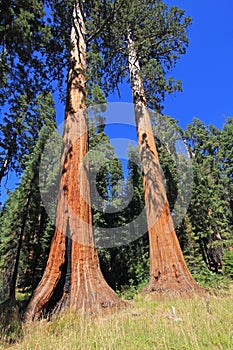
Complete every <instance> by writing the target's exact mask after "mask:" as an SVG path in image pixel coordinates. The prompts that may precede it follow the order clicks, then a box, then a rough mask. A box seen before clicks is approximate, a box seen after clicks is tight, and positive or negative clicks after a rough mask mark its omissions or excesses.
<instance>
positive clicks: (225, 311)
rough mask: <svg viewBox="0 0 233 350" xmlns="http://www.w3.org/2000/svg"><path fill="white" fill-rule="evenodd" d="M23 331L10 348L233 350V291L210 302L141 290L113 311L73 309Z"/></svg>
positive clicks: (212, 297) (202, 299)
mask: <svg viewBox="0 0 233 350" xmlns="http://www.w3.org/2000/svg"><path fill="white" fill-rule="evenodd" d="M174 312H175V314H174ZM23 332H24V338H23V340H22V341H21V342H19V343H18V344H14V345H11V346H10V347H9V349H15V350H16V349H22V350H24V349H25V350H26V349H27V350H29V349H37V350H45V349H46V350H47V349H48V350H50V349H51V350H54V349H57V350H68V349H70V350H71V349H81V350H91V349H100V350H107V349H109V350H110V349H111V350H114V349H122V350H125V349H126V350H127V349H130V350H136V349H139V350H146V349H150V350H151V349H162V350H166V349H167V350H184V349H187V350H189V349H193V350H198V349H201V350H202V349H203V350H204V349H206V350H214V349H222V350H228V349H229V350H232V349H233V298H232V293H231V295H224V296H210V297H209V304H207V302H206V297H198V296H195V297H193V298H181V297H176V298H174V299H172V300H171V299H168V298H164V299H162V300H156V299H153V298H152V297H151V296H141V295H138V296H136V297H135V299H134V301H133V302H132V303H130V305H129V306H128V307H127V308H125V309H121V310H118V311H115V312H114V313H112V314H110V313H108V314H104V315H99V316H88V317H85V318H84V317H81V316H79V315H77V314H75V313H71V312H70V313H66V314H65V315H62V316H61V317H59V318H58V319H56V320H54V321H52V322H46V321H45V320H43V321H40V322H35V323H32V324H30V325H27V326H26V327H25V328H24V331H23ZM0 349H7V347H6V345H5V346H4V347H0Z"/></svg>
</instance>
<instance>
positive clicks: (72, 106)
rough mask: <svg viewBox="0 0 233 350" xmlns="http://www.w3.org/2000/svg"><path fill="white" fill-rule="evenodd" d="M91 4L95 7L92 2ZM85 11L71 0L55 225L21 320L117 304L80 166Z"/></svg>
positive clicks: (84, 133) (84, 146)
mask: <svg viewBox="0 0 233 350" xmlns="http://www.w3.org/2000/svg"><path fill="white" fill-rule="evenodd" d="M95 5H96V9H95V10H96V11H97V9H98V5H99V4H98V2H96V4H95ZM91 10H92V9H91V4H89V3H88V2H85V1H75V2H73V12H72V16H71V21H72V25H71V49H70V63H69V72H68V83H67V102H66V114H65V125H64V131H63V151H62V158H61V178H60V187H59V194H58V204H57V211H56V222H55V226H56V228H55V232H54V237H53V240H52V244H51V250H50V254H49V258H48V263H47V267H46V269H45V272H44V275H43V278H42V280H41V282H40V283H39V285H38V287H37V289H36V290H35V292H34V294H33V296H32V298H31V300H30V303H29V305H28V307H27V310H26V317H27V319H33V318H34V317H35V316H38V315H40V314H41V312H42V311H45V310H51V309H53V308H54V307H56V310H57V311H58V310H62V309H63V308H65V307H68V306H69V307H71V308H72V309H74V310H76V309H80V310H82V311H87V310H89V311H93V310H98V309H100V308H105V307H108V306H115V305H118V304H120V301H119V299H118V297H117V295H116V294H115V292H114V291H113V290H112V289H111V288H110V287H109V286H108V285H107V283H106V281H105V280H104V278H103V276H102V273H101V271H100V267H99V261H98V256H97V251H96V248H95V246H94V239H93V232H92V214H91V206H90V188H89V179H88V173H89V170H88V163H83V168H82V169H81V165H82V160H83V158H84V156H85V155H86V154H87V152H88V130H87V115H86V103H85V101H86V98H87V92H86V91H87V90H86V76H85V74H86V70H87V46H86V43H87V41H86V29H85V17H84V16H85V13H87V12H88V13H89V14H90V12H91ZM103 23H104V22H103ZM103 23H102V25H103ZM98 30H101V26H100V27H99V29H98ZM98 30H97V32H98ZM84 194H85V198H83V196H84Z"/></svg>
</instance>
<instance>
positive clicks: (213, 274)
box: [0, 0, 233, 301]
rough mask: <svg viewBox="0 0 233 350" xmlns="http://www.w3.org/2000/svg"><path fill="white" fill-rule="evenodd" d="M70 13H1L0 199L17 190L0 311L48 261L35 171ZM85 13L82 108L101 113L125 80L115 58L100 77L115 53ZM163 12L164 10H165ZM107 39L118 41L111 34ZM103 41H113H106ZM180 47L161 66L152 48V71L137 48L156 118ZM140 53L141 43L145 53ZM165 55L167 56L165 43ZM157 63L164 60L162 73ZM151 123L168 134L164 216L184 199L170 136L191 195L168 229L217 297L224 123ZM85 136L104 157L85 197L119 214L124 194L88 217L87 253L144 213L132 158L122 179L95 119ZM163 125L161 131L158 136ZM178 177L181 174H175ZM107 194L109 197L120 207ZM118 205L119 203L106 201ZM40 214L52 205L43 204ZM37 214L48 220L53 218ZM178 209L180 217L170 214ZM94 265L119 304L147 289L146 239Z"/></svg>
mask: <svg viewBox="0 0 233 350" xmlns="http://www.w3.org/2000/svg"><path fill="white" fill-rule="evenodd" d="M159 3H160V2H159ZM120 5H121V4H120V2H119V8H118V7H117V6H118V4H117V2H116V9H115V10H116V11H119V9H120ZM137 5H138V4H136V2H135V8H134V13H133V15H132V17H133V16H135V13H136V10H137ZM72 6H73V2H72V1H65V2H64V4H59V2H56V1H48V2H46V4H44V2H43V1H37V2H35V1H33V0H30V1H27V2H21V1H11V2H6V1H3V2H2V3H1V7H2V8H1V15H0V16H1V17H0V25H1V27H0V28H1V34H0V35H1V38H0V39H1V58H0V72H1V77H2V79H1V86H0V88H1V91H0V106H1V125H0V133H1V143H0V151H1V153H0V181H1V186H2V188H3V190H4V187H7V181H8V176H9V174H14V175H15V176H16V178H17V179H18V180H17V182H18V184H17V186H16V187H15V189H14V190H13V191H8V193H7V194H8V197H7V199H6V201H4V203H2V205H1V212H0V227H1V236H0V300H1V301H4V300H5V298H7V297H8V296H9V295H15V293H16V296H17V293H20V292H22V293H26V294H27V295H28V296H30V295H31V293H32V292H33V290H34V289H35V288H36V286H37V285H38V283H39V281H40V280H41V277H42V275H43V271H44V269H45V266H46V262H47V258H48V254H49V249H50V243H51V239H52V236H53V232H54V223H53V221H52V220H51V218H50V217H49V216H48V214H47V212H48V208H47V207H46V208H45V206H44V203H43V201H42V198H41V179H39V174H40V163H41V157H42V154H43V152H44V148H45V145H46V142H47V140H48V139H49V137H50V135H51V134H52V133H53V132H54V130H55V128H56V110H55V102H54V96H56V98H57V95H58V92H59V94H60V100H61V101H63V102H64V101H65V93H64V90H65V87H64V85H65V84H64V80H65V79H66V75H67V67H68V63H67V62H68V59H69V55H68V52H69V49H70V43H69V35H68V33H69V22H70V13H71V11H70V8H72ZM95 6H96V7H94V9H92V11H93V12H92V11H89V12H88V11H87V21H86V27H87V32H88V33H89V36H88V43H89V44H90V45H89V51H88V71H87V81H88V86H87V89H88V96H87V104H89V105H96V104H97V103H99V104H101V103H105V102H106V100H107V94H108V93H109V92H110V91H112V90H113V89H116V86H117V84H118V83H119V82H121V81H125V82H126V80H127V78H126V74H125V71H126V68H125V66H124V65H125V63H124V61H123V59H122V57H123V56H122V57H120V56H116V58H115V60H116V62H115V67H117V69H118V70H116V72H117V73H116V76H114V74H113V73H112V72H113V71H112V69H113V68H112V67H111V64H112V63H111V64H110V62H112V58H113V52H114V53H115V51H117V46H115V47H107V48H106V46H105V51H102V52H101V54H100V51H101V45H102V43H103V42H104V40H106V41H107V39H106V38H105V37H104V36H103V37H102V38H101V45H100V43H99V42H98V40H96V36H97V34H98V30H99V31H100V29H101V28H102V26H103V24H105V23H106V22H107V21H106V18H107V19H109V20H110V17H109V18H108V16H107V13H105V12H104V11H106V10H104V8H103V9H101V8H100V4H99V2H98V1H97V2H96V5H95ZM97 8H98V10H97ZM98 11H99V12H98ZM101 11H102V12H101ZM164 11H165V12H166V11H167V10H166V7H165V10H164ZM100 13H101V15H100ZM166 14H167V12H166ZM183 14H184V13H183V12H182V11H181V10H179V9H176V10H174V11H173V13H172V16H171V14H170V13H168V14H167V19H168V20H169V15H170V21H171V23H172V26H170V27H169V28H170V30H171V31H174V33H176V30H177V28H176V25H175V24H176V23H179V21H181V18H183ZM125 16H126V15H125ZM101 21H102V22H101ZM190 22H191V21H190V19H188V17H187V18H186V19H185V20H184V22H182V26H181V27H182V28H183V31H185V30H186V27H187V26H188V25H189V24H190ZM177 25H178V24H177ZM94 26H95V27H94ZM147 26H149V23H147ZM181 27H179V30H180V28H181ZM117 30H118V31H120V29H119V28H117ZM140 30H141V29H140ZM177 32H178V30H177ZM93 33H94V34H93ZM96 33H97V34H96ZM106 33H109V35H113V33H111V31H109V32H107V31H106V32H105V34H106ZM156 33H157V36H159V35H160V36H161V33H160V32H159V30H157V32H156ZM158 33H159V34H158ZM152 34H153V33H152ZM137 35H138V42H139V43H140V44H139V45H138V47H137V49H138V50H141V49H142V42H143V41H145V40H144V37H143V32H140V31H139V32H138V33H137ZM176 35H178V34H176ZM181 37H182V39H183V44H182V45H181V46H179V47H178V48H174V52H175V53H174V52H172V56H169V55H170V52H169V51H166V50H165V49H164V46H163V50H164V51H163V57H162V60H161V62H160V61H159V60H158V61H157V64H155V61H156V59H157V58H156V59H155V56H153V55H155V54H154V52H149V51H148V50H147V47H146V45H147V43H146V42H143V45H144V46H143V48H144V52H143V53H142V57H143V59H142V66H143V67H144V71H143V74H144V75H143V78H144V81H145V86H146V93H147V97H148V103H149V105H150V107H152V108H153V109H154V110H156V111H160V112H161V110H162V105H163V101H164V98H165V95H166V93H172V92H174V91H177V90H180V89H181V82H180V81H175V80H172V79H170V78H169V79H170V80H169V79H168V80H167V81H165V80H164V76H165V75H166V74H165V72H166V69H168V70H169V69H170V68H171V67H172V65H173V64H175V62H176V60H177V59H178V58H179V55H181V54H184V53H185V49H184V46H186V45H187V38H186V37H184V33H183V32H182V35H181ZM140 40H141V41H140ZM148 40H149V39H148ZM151 40H152V38H151ZM111 44H112V45H117V44H119V42H117V43H116V42H114V40H112V41H111ZM150 44H151V42H150V40H149V42H148V47H149V46H150ZM166 44H167V45H171V43H170V42H169V41H168V42H167V43H166ZM110 46H111V45H110ZM111 50H112V51H111ZM114 50H115V51H114ZM109 52H110V54H109ZM143 55H144V56H143ZM161 55H162V52H161ZM104 57H105V61H104ZM146 57H147V59H148V61H147V60H146ZM148 57H149V58H148ZM163 60H165V61H166V63H165V65H166V69H165V68H164V66H163V63H162V62H163ZM119 62H120V63H119ZM119 64H121V68H122V73H121V75H119V74H120V73H119V72H120V68H119V67H118V65H119ZM108 70H109V71H108ZM152 71H153V72H154V73H156V80H153V79H151V72H152ZM106 72H107V73H108V72H109V74H110V76H111V78H109V77H107V76H106ZM106 82H107V84H106ZM155 83H156V84H157V86H158V87H159V89H160V91H156V94H153V93H152V87H153V86H154V85H153V84H155ZM97 114H98V113H97ZM159 118H160V125H161V123H162V124H163V125H165V129H166V132H167V133H168V134H169V132H170V134H169V144H167V143H166V142H163V139H161V138H159V137H155V139H156V144H157V149H158V153H159V158H160V163H161V166H162V169H163V173H164V176H165V180H166V190H167V196H168V199H169V204H170V210H171V212H173V209H174V206H175V203H176V199H177V196H178V194H179V193H183V192H184V188H183V186H184V183H186V184H187V183H189V179H182V178H180V175H179V174H178V172H177V162H176V159H175V155H174V153H173V152H171V149H172V148H174V147H175V141H176V135H177V134H179V135H180V137H181V138H182V140H183V142H184V144H185V146H186V151H187V154H188V160H190V161H191V164H192V176H193V177H192V186H193V188H192V196H191V200H190V204H189V207H188V210H187V212H186V213H185V215H184V216H183V218H182V221H181V222H179V224H178V226H177V227H176V232H177V235H178V238H179V242H180V244H181V248H182V251H183V254H184V256H185V259H186V262H187V264H188V267H189V269H190V271H191V273H192V274H193V276H194V277H195V279H196V280H197V281H198V282H199V283H200V284H201V285H203V286H205V287H215V288H219V287H223V286H226V285H227V283H228V282H229V281H230V280H231V279H232V278H233V238H232V229H233V145H232V140H233V119H232V118H231V117H229V118H226V121H225V124H224V125H223V127H222V129H218V128H216V127H215V126H213V125H205V124H204V122H202V121H201V120H198V119H197V118H195V119H193V122H192V123H191V124H189V125H188V126H187V128H186V129H185V130H183V129H181V128H180V127H179V125H178V121H176V120H174V119H172V118H170V117H169V116H165V115H162V114H159ZM152 123H153V128H154V131H155V135H157V134H158V133H157V132H156V128H157V124H156V119H155V120H153V118H152ZM89 125H90V127H89V149H90V150H92V149H94V150H98V149H99V150H100V151H101V152H106V150H107V153H108V162H106V163H105V164H104V165H103V166H102V167H101V168H100V169H98V172H97V176H96V177H93V179H92V177H91V176H90V181H92V180H93V181H96V183H95V186H96V187H97V190H98V193H99V195H100V196H101V197H102V198H103V199H104V203H105V206H106V205H107V206H109V207H111V206H114V205H118V206H119V205H122V207H125V206H124V198H125V200H126V198H128V197H127V195H128V191H129V188H130V184H133V197H132V200H131V202H130V203H129V205H127V206H126V207H125V209H124V210H122V211H118V212H117V211H116V212H114V214H113V213H111V214H109V213H108V212H107V211H106V210H100V209H99V208H97V209H96V208H95V206H93V208H92V213H93V227H94V234H95V239H96V242H97V246H98V240H101V230H99V228H100V227H104V228H108V227H118V226H124V224H125V223H129V222H132V221H133V219H134V218H135V217H137V216H138V215H139V214H140V213H141V212H142V210H143V208H144V206H145V203H144V190H143V184H142V175H141V169H140V166H139V165H138V164H139V161H138V157H139V156H138V152H137V148H134V147H129V149H128V154H129V159H130V160H129V161H128V164H127V168H128V171H127V172H125V171H124V170H123V168H124V167H123V165H122V163H121V160H120V159H118V157H117V155H116V154H115V151H114V148H113V146H112V145H111V140H110V139H109V137H108V135H107V134H106V133H105V125H104V120H103V119H101V123H100V122H99V117H98V115H97V116H96V117H95V118H90V119H89ZM167 125H168V126H169V127H170V129H171V130H170V129H169V128H167V127H166V126H167ZM166 139H167V138H166ZM103 140H104V142H103ZM103 145H104V147H105V149H104V150H103V149H102V147H103ZM50 147H51V152H53V153H54V159H57V158H56V157H59V154H60V153H59V152H60V150H59V147H57V143H56V142H55V143H54V144H51V145H50ZM98 147H99V148H98ZM133 159H135V161H133ZM90 164H91V165H90V167H91V174H92V172H93V174H95V171H96V169H95V166H96V164H95V162H93V165H92V162H90ZM183 166H184V168H185V167H186V166H187V164H186V162H185V159H184V164H183ZM58 172H59V163H58V162H57V161H56V162H54V163H48V167H47V168H46V172H44V174H46V175H45V177H44V179H43V181H44V186H43V189H44V192H43V198H45V197H46V196H47V197H49V196H50V195H51V193H55V192H56V188H57V186H58V182H59V176H58ZM184 174H187V172H185V171H184ZM119 183H120V184H121V187H120V188H119ZM119 191H121V196H120V197H119ZM182 191H183V192H182ZM91 195H92V202H95V200H96V199H95V198H94V197H93V196H94V195H95V194H92V193H91ZM118 197H119V201H121V202H122V203H119V202H118V203H117V202H116V199H117V198H118ZM51 206H54V203H53V202H52V203H51ZM49 210H51V211H54V210H55V208H54V207H52V208H49ZM180 210H181V212H182V208H180ZM142 221H143V222H142V223H141V224H142V225H145V222H146V217H144V218H142ZM134 230H135V231H137V230H138V231H140V227H134ZM99 231H100V232H99ZM110 239H111V237H110ZM98 254H99V258H100V265H101V270H102V272H103V274H104V277H105V279H106V280H107V282H108V283H109V285H110V286H111V287H112V288H113V289H114V290H116V291H117V292H119V293H128V294H129V296H130V295H132V293H134V292H135V291H136V290H141V289H142V288H143V287H144V286H145V285H146V283H147V282H148V278H149V242H148V235H147V233H145V234H143V236H142V237H140V238H138V239H136V240H134V241H133V242H130V243H128V242H126V244H122V245H121V246H119V247H109V248H104V247H100V248H98Z"/></svg>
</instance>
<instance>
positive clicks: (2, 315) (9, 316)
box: [0, 300, 23, 347]
mask: <svg viewBox="0 0 233 350" xmlns="http://www.w3.org/2000/svg"><path fill="white" fill-rule="evenodd" d="M22 334H23V330H22V322H21V320H20V310H19V306H18V304H17V303H16V302H15V301H14V300H10V301H8V302H7V303H2V304H0V343H2V344H4V345H5V346H6V347H7V346H8V345H9V343H10V344H12V343H14V342H16V341H19V339H20V338H21V337H22Z"/></svg>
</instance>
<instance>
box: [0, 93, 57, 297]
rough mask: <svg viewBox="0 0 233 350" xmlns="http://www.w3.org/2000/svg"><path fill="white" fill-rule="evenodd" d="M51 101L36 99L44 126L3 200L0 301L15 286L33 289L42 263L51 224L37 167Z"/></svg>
mask: <svg viewBox="0 0 233 350" xmlns="http://www.w3.org/2000/svg"><path fill="white" fill-rule="evenodd" d="M51 101H52V100H51V96H50V97H48V96H45V98H41V99H40V100H39V106H40V107H39V108H38V114H40V116H41V118H42V122H43V124H44V126H43V128H42V129H41V131H40V134H39V139H38V141H37V142H36V144H35V146H34V148H33V151H32V152H31V154H30V155H28V156H27V157H26V160H25V171H24V174H23V176H22V178H21V182H20V184H19V186H18V187H16V189H15V190H14V191H13V192H12V193H11V194H10V196H9V198H8V199H7V201H6V203H5V206H4V208H3V211H2V215H1V218H0V224H1V230H2V236H1V241H0V251H1V255H0V288H1V293H0V299H1V301H4V300H7V299H8V298H12V299H14V298H15V289H16V287H18V288H23V289H29V290H30V291H31V290H32V289H33V288H35V285H36V284H37V283H38V278H40V277H41V275H42V273H43V269H44V266H45V263H46V257H47V251H48V249H49V244H50V241H51V229H52V225H51V224H49V220H48V216H47V214H46V211H45V208H44V206H43V204H42V201H41V196H40V186H39V167H40V161H41V155H42V153H43V150H44V146H45V143H46V142H47V139H48V137H49V135H50V134H51V133H52V132H53V131H54V127H55V121H54V119H55V115H54V109H53V108H52V107H53V105H51ZM38 119H39V115H38ZM43 124H42V125H43ZM37 133H38V131H37ZM53 152H55V149H54V150H53ZM49 190H51V187H50V188H49ZM50 195H51V193H50ZM52 230H53V229H52ZM48 236H49V238H48ZM44 241H47V242H46V247H45V245H44Z"/></svg>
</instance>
